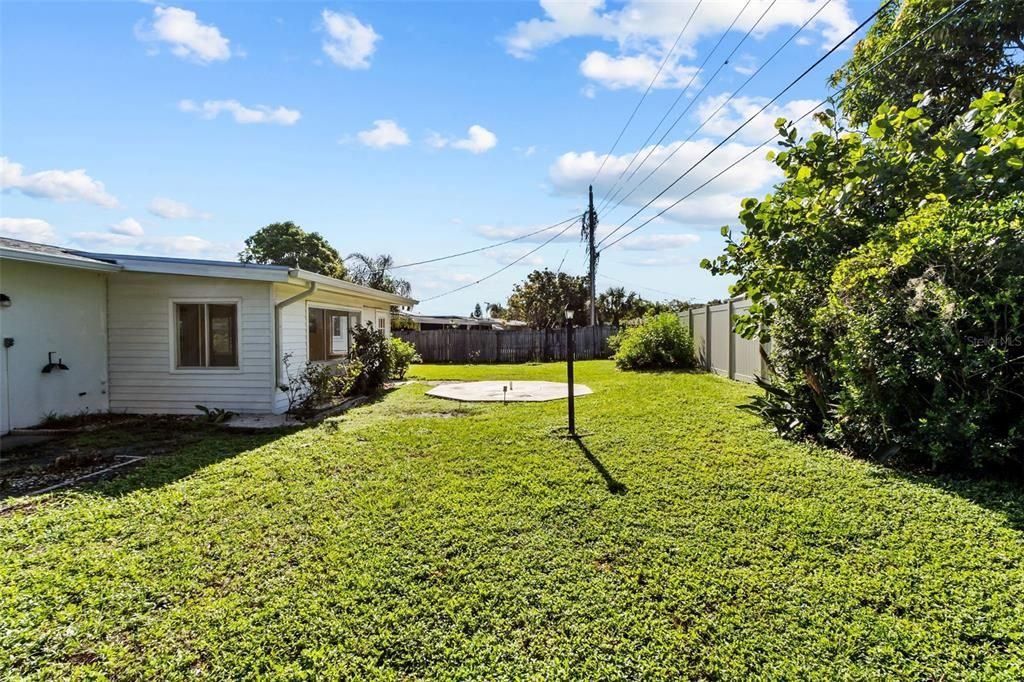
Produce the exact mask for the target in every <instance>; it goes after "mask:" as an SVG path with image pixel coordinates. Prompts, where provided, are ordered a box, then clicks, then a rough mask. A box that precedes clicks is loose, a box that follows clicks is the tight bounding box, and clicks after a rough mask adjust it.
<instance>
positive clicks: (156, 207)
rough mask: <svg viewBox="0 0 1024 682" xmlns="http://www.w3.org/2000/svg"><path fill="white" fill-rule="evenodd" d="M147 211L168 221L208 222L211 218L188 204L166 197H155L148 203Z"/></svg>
mask: <svg viewBox="0 0 1024 682" xmlns="http://www.w3.org/2000/svg"><path fill="white" fill-rule="evenodd" d="M147 210H149V212H150V213H152V214H153V215H155V216H159V217H160V218H167V219H168V220H209V219H210V218H212V217H213V216H212V215H210V214H209V213H206V212H205V211H197V210H196V209H194V208H192V207H191V206H189V205H188V204H185V203H182V202H180V201H175V200H174V199H168V198H166V197H155V198H154V199H153V200H152V201H150V202H149V206H148V207H147Z"/></svg>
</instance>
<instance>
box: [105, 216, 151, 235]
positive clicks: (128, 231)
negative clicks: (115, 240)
mask: <svg viewBox="0 0 1024 682" xmlns="http://www.w3.org/2000/svg"><path fill="white" fill-rule="evenodd" d="M110 231H111V232H113V233H114V234H124V235H128V236H133V237H138V236H141V235H142V234H143V232H144V230H143V229H142V225H141V224H140V223H139V221H138V220H136V219H135V218H125V219H124V220H121V221H119V222H116V223H114V224H113V225H111V226H110Z"/></svg>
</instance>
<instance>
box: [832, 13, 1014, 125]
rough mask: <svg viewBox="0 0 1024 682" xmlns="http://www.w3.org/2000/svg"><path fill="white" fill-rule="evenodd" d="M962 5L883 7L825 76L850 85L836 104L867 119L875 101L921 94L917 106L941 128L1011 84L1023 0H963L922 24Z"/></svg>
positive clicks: (858, 120) (908, 99) (904, 103)
mask: <svg viewBox="0 0 1024 682" xmlns="http://www.w3.org/2000/svg"><path fill="white" fill-rule="evenodd" d="M961 3H963V0H902V1H900V2H893V3H891V4H888V5H886V7H885V8H884V9H883V10H882V12H881V14H880V15H879V17H878V19H877V20H876V21H875V23H874V24H873V25H872V27H871V29H870V30H869V31H868V34H867V36H866V37H865V38H864V39H863V40H861V41H860V42H859V43H858V44H857V46H856V47H855V48H854V50H853V56H852V58H851V59H850V60H849V61H847V62H846V63H845V64H844V65H843V66H842V67H840V68H839V69H838V70H837V71H836V72H835V73H834V74H833V75H832V81H831V84H832V85H833V86H840V85H850V87H849V88H848V89H846V90H845V92H844V93H843V95H842V97H841V98H840V101H839V105H840V107H841V109H842V111H843V113H845V114H846V116H848V117H849V119H850V121H851V122H852V123H853V124H854V125H862V124H866V123H867V122H868V121H870V120H871V118H872V117H873V116H874V115H875V113H876V112H877V110H878V107H879V106H881V105H886V106H888V105H896V106H897V107H899V108H901V109H903V108H906V107H909V106H910V105H911V104H912V103H913V102H912V98H913V96H914V95H915V94H917V93H928V94H929V95H930V96H929V98H928V100H926V102H927V104H926V106H923V107H922V109H923V110H924V114H925V115H926V116H927V117H928V118H929V119H930V120H932V121H933V123H934V124H935V125H936V126H938V127H941V126H943V125H946V124H948V123H950V122H951V121H952V120H953V118H954V117H956V115H957V114H959V113H961V112H963V111H965V110H966V109H967V107H968V106H969V105H970V103H971V102H972V101H973V100H974V99H976V98H978V97H980V96H981V95H982V93H984V92H986V91H998V92H1007V91H1008V90H1009V89H1010V87H1011V86H1012V85H1013V82H1014V80H1015V79H1016V77H1017V76H1018V75H1019V74H1020V73H1021V64H1022V61H1021V57H1022V52H1024V2H1022V1H1021V0H970V1H969V2H967V3H966V4H964V6H963V7H962V8H960V9H959V10H958V11H957V12H956V13H955V14H953V15H951V16H950V17H949V18H947V19H945V20H944V21H942V22H941V23H938V24H937V25H935V26H934V27H933V28H930V29H929V27H931V26H932V24H934V23H935V22H936V21H937V20H938V19H939V18H940V17H942V16H943V15H944V14H946V12H948V11H949V10H951V9H953V8H954V7H956V6H958V5H960V4H961ZM926 29H928V30H926ZM925 30H926V31H925ZM922 31H925V32H924V33H923V34H922V35H921V37H920V38H917V39H916V40H913V42H911V43H910V44H908V45H907V47H906V48H905V49H902V50H901V51H900V52H898V53H895V50H897V49H899V48H900V47H901V46H903V45H904V44H905V43H907V42H908V41H911V40H912V39H914V37H915V36H917V34H918V33H920V32H922ZM890 53H893V54H891V56H890V57H888V58H887V59H886V61H885V63H884V64H883V65H882V66H881V67H878V68H876V66H875V65H876V64H877V63H878V62H879V60H880V59H881V58H882V57H883V56H885V55H889V54H890Z"/></svg>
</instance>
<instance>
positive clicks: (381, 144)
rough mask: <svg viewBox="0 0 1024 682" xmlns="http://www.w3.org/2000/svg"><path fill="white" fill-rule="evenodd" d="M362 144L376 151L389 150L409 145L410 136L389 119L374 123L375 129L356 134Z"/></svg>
mask: <svg viewBox="0 0 1024 682" xmlns="http://www.w3.org/2000/svg"><path fill="white" fill-rule="evenodd" d="M356 139H357V140H359V143H360V144H363V145H366V146H367V147H373V148H374V149H387V148H388V147H396V146H402V145H407V144H409V135H408V134H407V133H406V132H405V131H404V130H402V129H401V128H400V127H399V125H398V124H397V123H395V122H394V121H393V120H391V119H389V118H382V119H379V120H376V121H374V122H373V128H371V129H370V130H364V131H362V132H360V133H357V134H356Z"/></svg>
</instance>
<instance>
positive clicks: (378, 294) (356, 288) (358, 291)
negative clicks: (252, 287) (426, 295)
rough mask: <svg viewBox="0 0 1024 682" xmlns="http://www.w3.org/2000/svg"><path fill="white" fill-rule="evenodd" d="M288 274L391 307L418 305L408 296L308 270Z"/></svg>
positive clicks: (297, 270) (293, 270) (298, 270)
mask: <svg viewBox="0 0 1024 682" xmlns="http://www.w3.org/2000/svg"><path fill="white" fill-rule="evenodd" d="M289 274H290V275H291V276H292V277H294V278H295V279H297V280H302V281H304V282H316V283H317V284H319V285H322V286H325V287H328V288H331V289H335V290H337V291H340V292H343V293H346V294H355V295H357V296H364V297H366V298H375V299H378V300H382V301H386V302H388V303H390V304H391V305H401V306H408V307H412V306H414V305H416V304H417V303H419V301H417V300H416V299H414V298H409V297H408V296H399V295H398V294H392V293H390V292H387V291H381V290H380V289H374V288H373V287H367V286H363V285H362V284H355V283H354V282H347V281H345V280H343V279H338V278H337V277H328V276H327V275H321V274H318V273H316V272H310V271H309V270H300V269H295V268H293V269H292V270H291V271H290V272H289Z"/></svg>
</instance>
